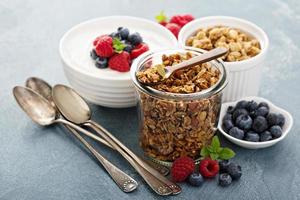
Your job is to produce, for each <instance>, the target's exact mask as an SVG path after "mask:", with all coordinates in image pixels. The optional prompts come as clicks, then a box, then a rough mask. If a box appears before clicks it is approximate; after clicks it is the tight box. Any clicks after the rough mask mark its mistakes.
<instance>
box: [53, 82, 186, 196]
mask: <svg viewBox="0 0 300 200" xmlns="http://www.w3.org/2000/svg"><path fill="white" fill-rule="evenodd" d="M52 98H53V101H54V103H55V104H56V106H57V108H58V109H59V110H60V112H61V113H62V114H63V116H64V117H65V118H66V119H68V120H70V121H72V122H74V123H75V124H81V125H86V126H89V127H91V128H93V129H94V130H95V131H96V132H97V133H99V135H101V137H103V138H104V139H105V140H106V141H107V142H108V143H109V144H110V145H112V146H113V147H114V149H116V150H117V151H118V152H119V153H120V154H121V155H122V156H123V157H124V158H125V159H126V160H127V161H128V162H129V163H130V164H131V165H132V166H133V167H134V168H135V169H136V170H137V171H138V172H139V173H140V171H141V170H143V172H142V173H140V175H141V176H142V177H143V178H144V179H145V178H148V177H147V176H148V175H151V176H152V177H154V178H155V179H158V180H159V181H160V182H161V183H164V186H165V187H163V188H160V189H159V190H157V188H156V192H158V193H160V192H161V190H162V191H165V192H167V191H171V193H173V194H179V193H180V192H181V188H180V187H179V186H178V185H177V184H175V183H173V182H172V181H170V180H168V179H167V178H166V177H164V176H162V175H161V174H160V173H159V172H157V171H156V170H155V169H153V168H152V167H151V166H150V165H148V164H147V163H146V162H144V161H143V160H142V159H140V158H139V157H138V156H136V155H135V154H134V153H133V152H132V151H131V150H130V149H128V148H127V147H126V146H125V145H124V144H123V143H121V142H120V141H119V140H118V139H117V138H115V137H114V136H113V135H112V134H111V133H109V132H108V131H107V130H106V129H104V128H103V127H102V126H101V125H99V124H98V123H96V122H94V121H92V120H91V111H90V108H89V106H88V105H87V103H86V102H85V101H84V99H83V98H82V97H81V96H80V95H79V94H77V93H76V92H75V91H74V90H73V89H72V88H70V87H67V86H65V85H55V86H54V87H53V90H52ZM144 172H148V173H147V174H148V175H146V176H145V173H144ZM152 179H153V178H151V180H152ZM145 180H146V182H147V179H145ZM148 184H149V183H148ZM150 186H151V185H150ZM170 189H171V190H170Z"/></svg>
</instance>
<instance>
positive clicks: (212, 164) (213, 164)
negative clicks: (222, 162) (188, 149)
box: [199, 158, 219, 178]
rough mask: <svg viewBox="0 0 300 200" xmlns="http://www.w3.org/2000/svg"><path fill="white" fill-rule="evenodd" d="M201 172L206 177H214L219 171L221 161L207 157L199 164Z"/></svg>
mask: <svg viewBox="0 0 300 200" xmlns="http://www.w3.org/2000/svg"><path fill="white" fill-rule="evenodd" d="M199 172H200V174H201V175H202V176H204V177H206V178H213V177H215V176H216V175H217V174H218V172H219V163H218V161H216V160H212V159H210V158H206V159H204V160H202V161H201V162H200V164H199Z"/></svg>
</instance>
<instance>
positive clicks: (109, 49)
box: [95, 35, 114, 58]
mask: <svg viewBox="0 0 300 200" xmlns="http://www.w3.org/2000/svg"><path fill="white" fill-rule="evenodd" d="M96 43H97V44H96V47H95V51H96V53H97V55H98V56H100V57H105V58H107V57H110V56H112V55H113V54H114V49H113V45H112V44H113V39H112V38H111V37H109V36H107V35H106V36H100V37H99V39H98V42H96Z"/></svg>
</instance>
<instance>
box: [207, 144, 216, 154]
mask: <svg viewBox="0 0 300 200" xmlns="http://www.w3.org/2000/svg"><path fill="white" fill-rule="evenodd" d="M207 150H208V151H209V153H217V151H216V150H215V149H214V148H213V147H212V146H207Z"/></svg>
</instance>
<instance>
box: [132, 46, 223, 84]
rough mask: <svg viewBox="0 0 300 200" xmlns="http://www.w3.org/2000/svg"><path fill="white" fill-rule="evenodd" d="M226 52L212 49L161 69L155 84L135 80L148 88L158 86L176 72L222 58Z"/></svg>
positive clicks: (220, 48)
mask: <svg viewBox="0 0 300 200" xmlns="http://www.w3.org/2000/svg"><path fill="white" fill-rule="evenodd" d="M227 51H228V49H226V48H224V47H218V48H215V49H212V50H210V51H207V52H205V53H203V54H200V55H197V56H195V57H193V58H191V59H189V60H187V61H184V62H181V63H179V64H176V65H173V66H167V67H163V68H162V69H161V70H164V71H162V72H160V75H161V76H162V78H161V79H160V80H157V81H156V82H152V83H148V82H143V81H141V80H139V79H138V78H137V80H138V81H139V82H140V83H142V84H144V85H150V86H153V85H157V84H160V83H162V82H164V81H166V80H167V79H168V78H170V76H171V75H172V74H173V73H174V72H176V71H177V70H180V69H185V68H188V67H192V66H195V65H199V64H202V63H205V62H208V61H211V60H214V59H216V58H219V57H221V56H224V55H225V54H226V53H227Z"/></svg>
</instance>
